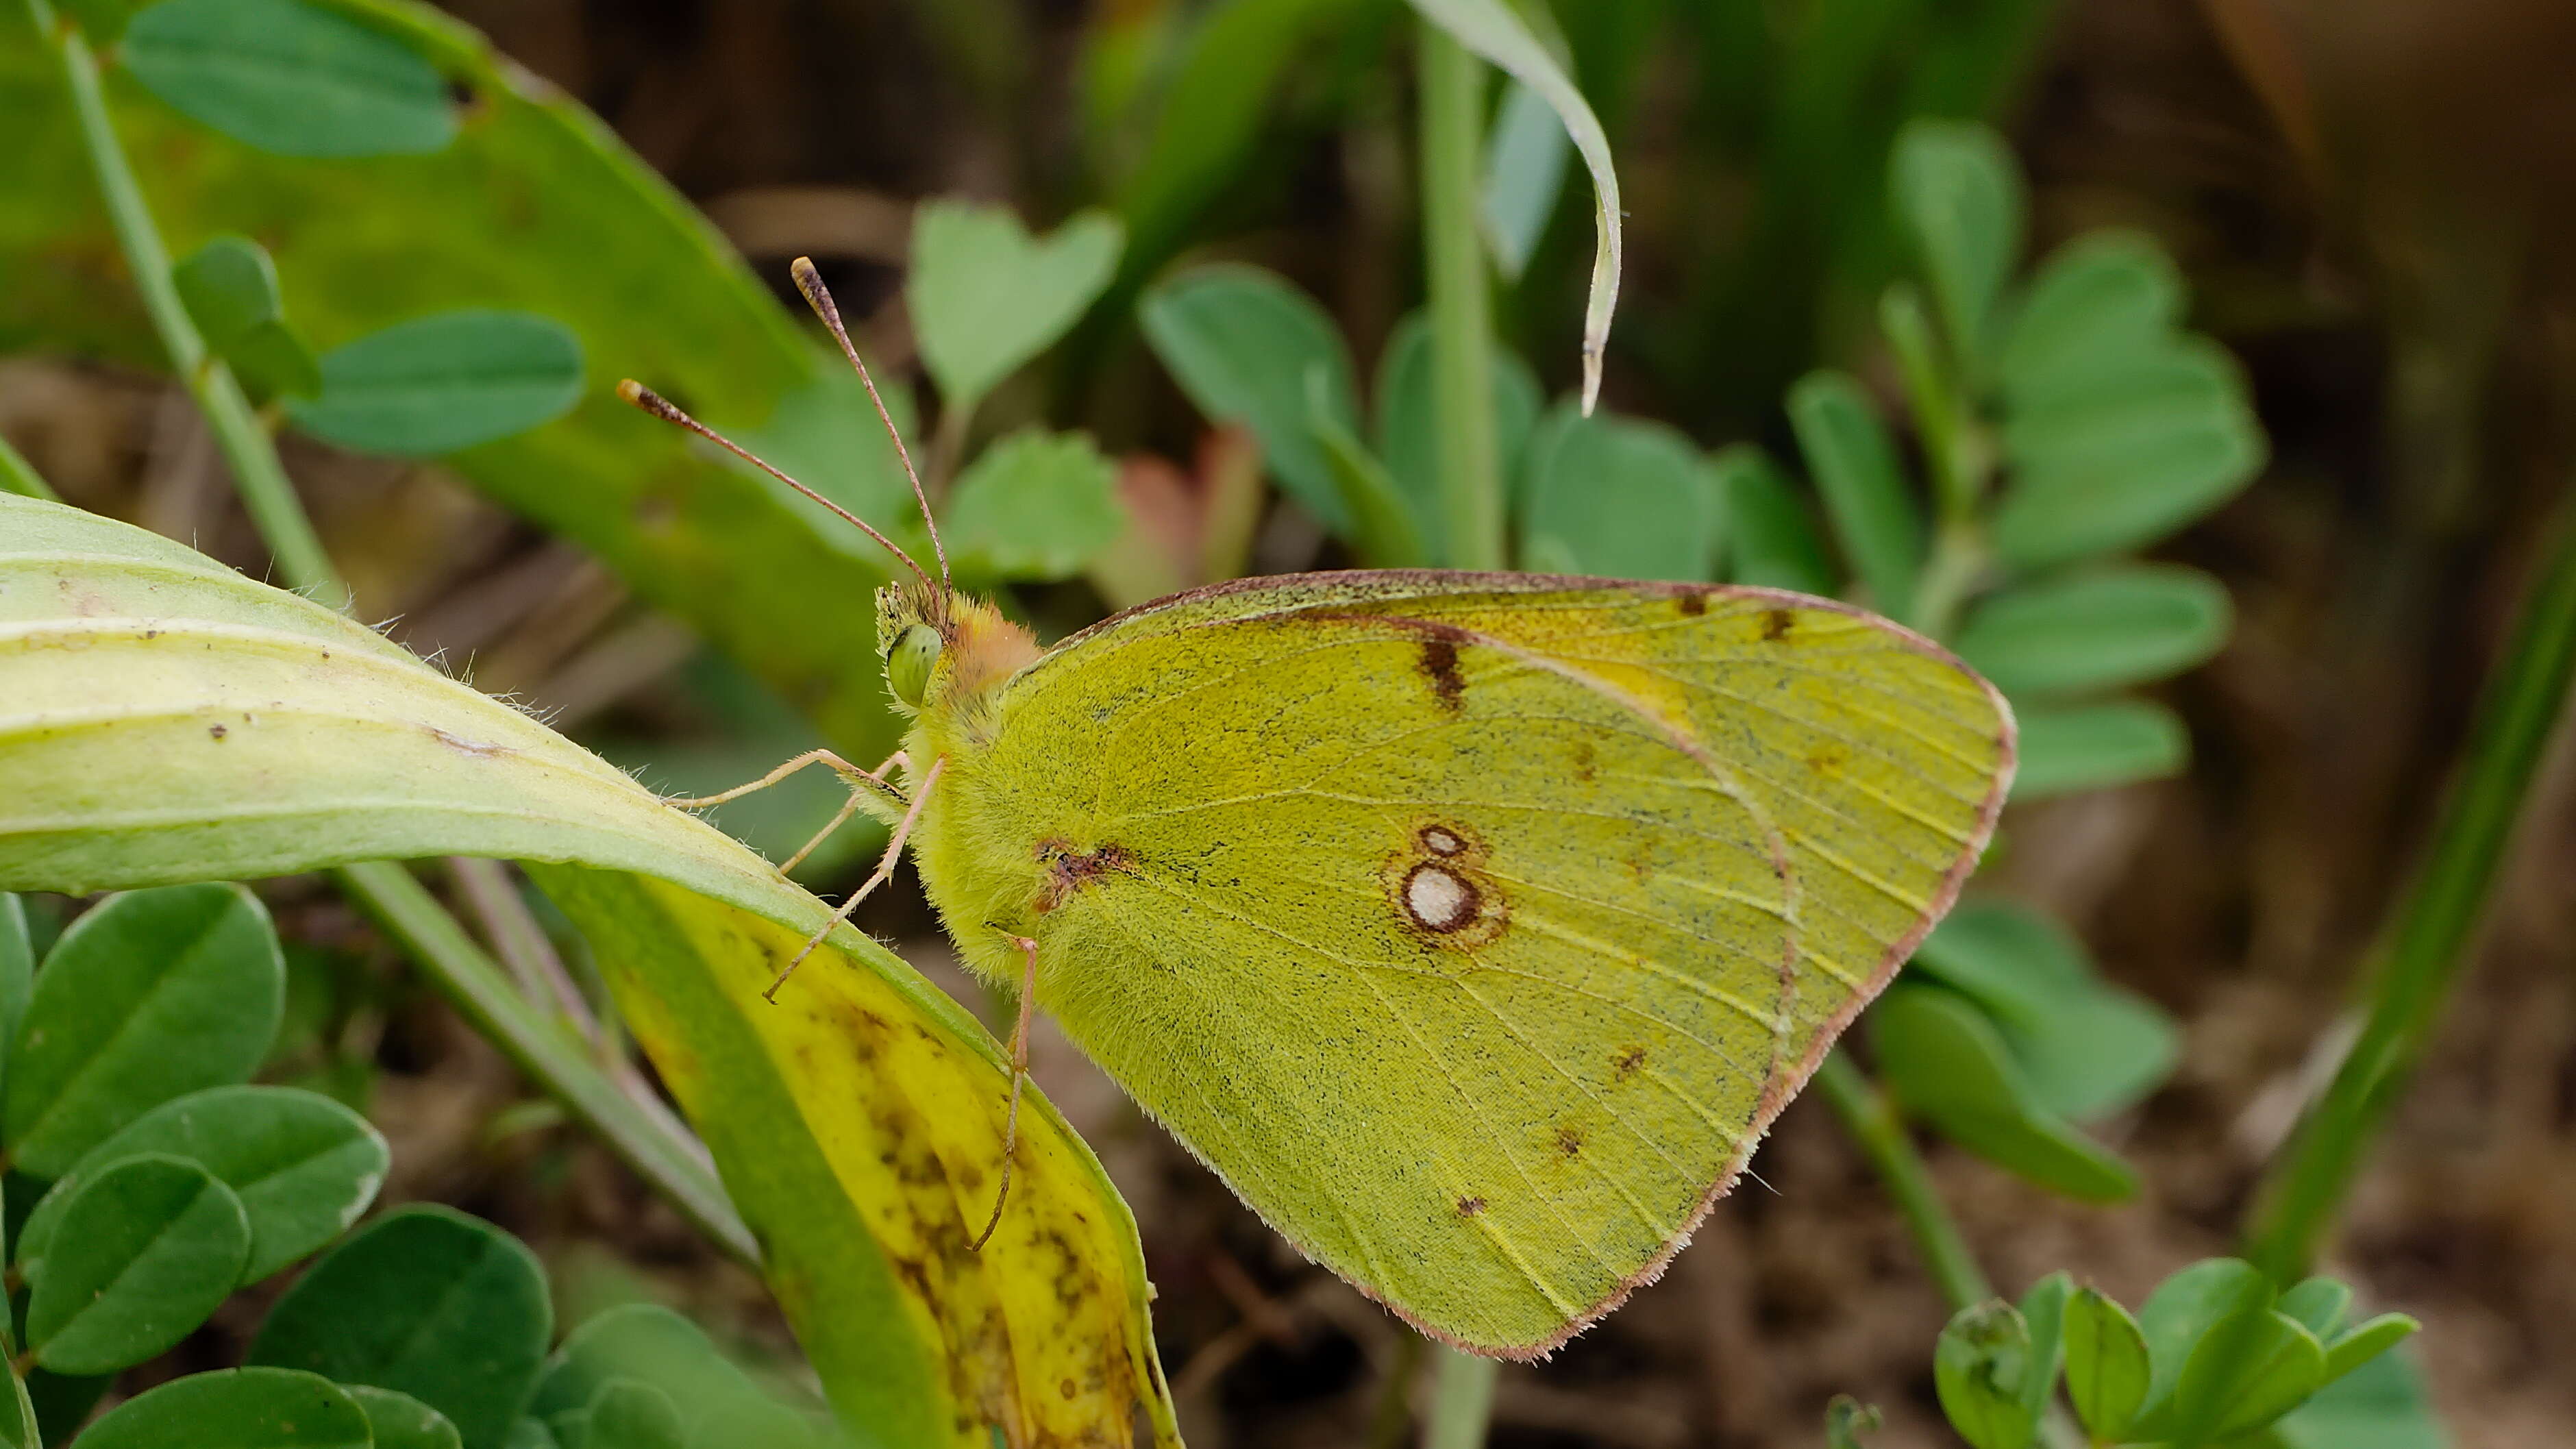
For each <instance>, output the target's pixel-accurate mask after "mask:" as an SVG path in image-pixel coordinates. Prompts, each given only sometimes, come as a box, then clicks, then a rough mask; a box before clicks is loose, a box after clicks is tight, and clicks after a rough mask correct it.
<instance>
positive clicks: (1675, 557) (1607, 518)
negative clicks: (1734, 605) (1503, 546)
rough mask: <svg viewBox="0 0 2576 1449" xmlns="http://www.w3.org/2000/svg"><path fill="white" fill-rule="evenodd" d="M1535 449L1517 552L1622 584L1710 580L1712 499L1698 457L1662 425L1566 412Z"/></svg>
mask: <svg viewBox="0 0 2576 1449" xmlns="http://www.w3.org/2000/svg"><path fill="white" fill-rule="evenodd" d="M1555 424H1556V425H1555V426H1552V427H1549V428H1545V429H1542V430H1541V431H1540V433H1539V435H1538V437H1537V438H1536V439H1535V440H1534V442H1533V444H1532V447H1531V451H1530V457H1529V464H1528V467H1529V496H1528V498H1527V499H1526V500H1525V502H1524V504H1523V508H1522V515H1521V552H1522V555H1523V556H1524V558H1525V559H1527V560H1530V561H1532V562H1533V563H1535V561H1536V560H1537V559H1538V558H1539V557H1540V556H1541V554H1542V552H1546V553H1548V556H1550V557H1551V558H1553V559H1554V560H1555V561H1554V562H1552V563H1550V564H1549V565H1548V566H1549V567H1551V568H1554V569H1557V570H1560V571H1564V572H1571V573H1579V574H1598V575H1602V576H1604V577H1608V578H1621V579H1681V580H1706V579H1710V578H1713V577H1714V576H1715V569H1714V565H1715V563H1716V554H1717V517H1716V513H1717V508H1716V503H1717V500H1716V497H1715V493H1716V489H1715V486H1714V485H1713V484H1712V483H1711V482H1710V481H1709V478H1708V473H1707V469H1706V466H1705V464H1704V463H1703V462H1702V461H1701V458H1700V454H1699V450H1698V449H1697V448H1696V447H1694V446H1692V444H1691V441H1690V440H1689V439H1688V438H1685V437H1683V436H1682V435H1681V434H1680V433H1678V432H1676V431H1674V430H1673V429H1671V428H1668V427H1665V426H1664V425H1662V424H1660V423H1648V422H1643V421H1640V420H1638V419H1635V418H1624V417H1608V416H1596V417H1589V418H1586V417H1582V416H1579V415H1577V414H1576V413H1575V412H1574V411H1573V409H1572V407H1571V405H1568V406H1567V407H1565V408H1564V409H1563V410H1561V412H1560V414H1559V415H1558V417H1557V418H1556V420H1555Z"/></svg>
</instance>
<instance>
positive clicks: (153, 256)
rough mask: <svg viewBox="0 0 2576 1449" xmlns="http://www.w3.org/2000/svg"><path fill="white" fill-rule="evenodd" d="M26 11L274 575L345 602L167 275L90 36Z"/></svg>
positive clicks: (255, 426)
mask: <svg viewBox="0 0 2576 1449" xmlns="http://www.w3.org/2000/svg"><path fill="white" fill-rule="evenodd" d="M27 10H28V13H29V15H31V16H32V17H33V18H34V20H35V22H36V29H37V32H38V33H39V34H40V35H42V36H44V37H46V38H47V39H49V40H51V41H52V42H53V46H54V52H55V57H56V60H57V61H58V62H59V64H60V66H61V69H62V73H63V81H64V84H65V85H66V87H68V88H69V90H70V91H71V96H72V109H73V110H74V111H75V112H76V113H77V114H78V115H79V117H80V130H81V141H82V144H83V145H84V147H85V148H86V149H87V150H88V152H89V160H90V168H91V170H93V171H94V172H96V173H97V176H98V191H99V196H100V198H101V199H102V200H103V201H105V202H106V204H107V218H108V222H109V224H110V225H111V226H112V227H113V228H114V229H115V231H116V241H117V245H118V246H119V247H120V248H121V249H122V250H123V251H124V253H125V264H126V266H127V268H128V269H129V270H131V271H132V272H133V273H134V286H135V290H137V291H138V292H140V293H142V295H143V309H144V311H146V312H147V313H149V314H151V317H152V325H153V327H154V329H155V330H157V331H158V332H159V333H160V334H161V345H162V347H163V348H164V349H165V350H167V351H168V352H169V354H170V367H171V370H172V371H174V372H176V373H177V374H178V375H179V380H180V381H181V382H182V383H184V384H186V385H187V388H188V391H189V393H190V394H191V395H193V396H194V397H195V398H196V400H197V408H198V411H200V412H202V413H204V414H205V416H206V423H207V426H208V427H209V428H211V429H212V430H213V432H214V435H215V442H216V444H217V446H219V447H220V448H221V449H222V450H223V454H224V461H225V462H226V463H227V464H229V465H230V466H231V468H232V474H233V486H234V487H235V488H236V489H237V490H239V491H240V493H241V499H242V504H243V506H244V507H246V508H248V509H249V510H250V516H251V521H252V522H253V523H254V524H256V525H258V527H259V533H260V537H262V538H264V539H266V540H267V541H268V548H269V552H270V554H272V555H273V556H274V557H275V558H276V560H277V571H278V574H279V575H280V576H281V577H282V578H284V579H285V581H286V584H287V587H289V588H292V589H297V590H301V591H303V592H305V593H308V594H310V595H311V596H312V597H313V598H314V599H315V600H317V601H319V602H320V603H322V604H325V605H327V606H329V607H331V608H335V609H338V608H345V607H347V605H348V600H349V594H348V590H347V588H346V587H345V586H343V585H342V584H341V582H340V580H339V577H338V575H337V574H335V573H334V572H333V570H332V568H331V559H330V556H329V555H328V554H326V553H324V552H323V551H322V540H321V539H320V538H319V537H317V536H316V535H315V534H314V532H313V524H312V522H311V521H310V520H309V519H307V518H306V517H305V516H304V507H303V505H302V504H301V503H298V502H297V501H296V498H295V489H294V486H293V485H292V484H290V483H288V482H287V481H286V470H285V468H283V467H282V466H280V465H279V463H278V461H277V449H276V448H275V447H273V446H271V445H270V443H269V438H268V430H267V429H265V428H263V427H261V426H260V425H259V419H258V417H257V416H256V415H254V414H253V413H252V411H251V406H250V399H249V398H248V397H246V396H244V395H243V393H242V390H241V384H240V383H239V382H237V381H235V380H234V378H233V373H232V369H231V368H229V367H226V366H225V365H224V363H223V359H221V358H219V357H216V356H214V355H212V354H211V353H209V352H208V351H207V350H206V343H205V339H204V338H203V337H201V336H199V335H198V332H197V328H196V324H195V323H194V322H192V321H190V320H189V317H188V309H187V306H186V304H185V303H183V302H181V301H180V300H179V288H178V286H177V285H176V284H175V283H173V282H172V281H171V280H170V253H169V249H168V248H166V247H165V246H163V245H162V242H161V232H160V230H159V228H157V227H155V226H154V225H153V222H152V212H151V209H150V208H149V207H148V206H146V205H145V204H144V200H143V188H142V187H141V186H140V185H138V184H137V183H136V181H135V179H134V168H133V167H132V166H131V165H129V164H128V163H127V161H126V157H125V150H124V148H123V147H121V146H119V145H118V144H117V140H116V128H115V125H114V124H113V123H112V122H111V121H110V120H109V119H108V114H107V97H106V95H105V93H104V92H102V91H101V90H100V88H99V78H98V58H97V57H96V56H95V55H92V54H91V53H90V48H89V41H88V39H87V38H86V37H84V36H83V35H82V34H81V32H80V28H79V27H78V26H77V25H75V24H73V23H72V21H71V20H70V19H68V18H63V19H57V18H55V16H54V14H53V7H52V6H50V5H48V4H47V3H46V0H27Z"/></svg>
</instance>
